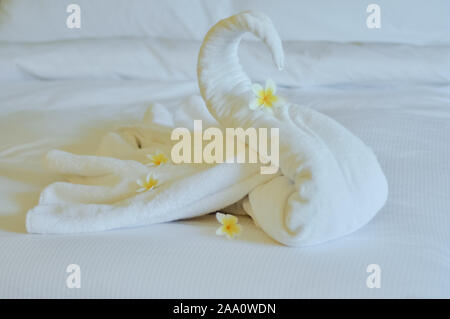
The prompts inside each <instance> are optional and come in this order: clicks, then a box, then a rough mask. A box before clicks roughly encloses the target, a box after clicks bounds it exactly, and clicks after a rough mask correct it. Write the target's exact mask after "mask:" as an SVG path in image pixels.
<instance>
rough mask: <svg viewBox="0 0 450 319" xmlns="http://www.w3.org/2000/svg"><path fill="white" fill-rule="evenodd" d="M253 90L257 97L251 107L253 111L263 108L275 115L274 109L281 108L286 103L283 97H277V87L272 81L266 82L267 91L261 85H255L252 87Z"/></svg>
mask: <svg viewBox="0 0 450 319" xmlns="http://www.w3.org/2000/svg"><path fill="white" fill-rule="evenodd" d="M252 90H253V93H254V94H255V96H254V98H253V100H252V101H251V102H250V105H249V107H250V109H251V110H256V109H257V108H262V109H263V110H264V111H267V112H269V113H271V114H273V108H274V107H281V106H283V105H284V104H285V103H286V101H285V100H284V99H283V98H282V97H281V96H279V95H276V93H277V87H276V85H275V83H274V82H273V81H272V80H271V79H268V80H267V81H266V88H265V89H264V88H263V87H262V86H261V85H260V84H258V83H255V84H253V85H252Z"/></svg>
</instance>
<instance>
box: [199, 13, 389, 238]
mask: <svg viewBox="0 0 450 319" xmlns="http://www.w3.org/2000/svg"><path fill="white" fill-rule="evenodd" d="M246 32H250V33H252V34H254V35H255V36H256V37H257V38H259V39H260V40H262V41H263V42H264V43H265V44H266V46H267V47H268V49H269V50H270V51H271V53H272V57H273V60H274V63H275V65H276V66H277V67H278V68H279V69H280V70H281V69H282V68H283V66H284V54H283V48H282V44H281V40H280V37H279V35H278V33H277V31H276V30H275V28H274V26H273V24H272V22H271V20H270V19H269V18H268V17H267V16H266V15H265V14H263V13H259V12H242V13H239V14H236V15H234V16H231V17H229V18H227V19H224V20H221V21H219V22H218V23H217V24H216V25H214V26H213V27H212V28H211V29H210V30H209V32H208V33H207V35H206V36H205V39H204V41H203V44H202V46H201V49H200V53H199V57H198V65H197V74H198V83H199V88H200V92H201V95H202V97H203V99H204V101H205V103H206V106H207V108H208V110H209V111H210V113H211V114H212V115H213V116H214V118H215V119H216V120H217V121H218V122H219V123H220V124H221V125H222V126H223V127H231V128H234V127H242V128H244V129H246V128H249V127H254V128H271V127H278V128H279V130H280V131H279V132H280V133H279V137H280V146H279V151H280V170H281V174H282V175H281V176H277V177H275V178H273V179H272V180H270V181H268V182H266V183H263V184H262V185H259V186H257V187H256V188H255V189H254V190H252V191H251V192H250V193H249V202H248V203H247V205H245V206H244V207H245V208H246V210H247V212H248V213H249V214H250V215H251V216H252V218H253V219H254V220H255V222H256V223H257V224H258V225H259V226H260V227H262V229H263V230H264V231H265V232H266V233H267V234H269V235H270V236H271V237H272V238H274V239H275V240H277V241H279V242H281V243H283V244H286V245H292V246H305V245H311V244H318V243H322V242H325V241H328V240H331V239H335V238H338V237H341V236H344V235H346V234H348V233H351V232H353V231H355V230H357V229H359V228H360V227H362V226H363V225H364V224H366V223H367V222H368V221H370V220H371V219H372V218H373V217H374V215H375V214H376V213H377V212H378V211H379V210H380V208H381V207H383V205H384V204H385V202H386V199H387V194H388V185H387V181H386V178H385V176H384V174H383V171H382V170H381V167H380V165H379V163H378V161H377V159H376V157H375V155H374V153H373V152H372V150H371V149H370V148H369V147H367V146H366V145H365V144H364V143H363V142H362V141H361V140H360V139H359V138H358V137H356V136H354V135H353V134H352V133H350V132H349V131H348V130H347V129H345V128H344V127H343V126H341V125H340V124H338V123H337V122H335V121H334V120H332V119H330V118H328V117H327V116H325V115H322V114H320V113H318V112H315V111H314V110H311V109H309V108H306V107H303V106H300V105H295V104H286V105H285V106H284V107H283V108H282V109H281V110H280V111H279V112H276V113H275V114H274V115H271V114H267V113H265V112H260V111H258V110H256V111H255V110H251V109H250V108H249V105H250V102H251V99H252V95H253V94H252V83H251V80H250V79H249V77H248V76H247V75H246V74H245V72H244V71H243V69H242V67H241V65H240V63H239V58H238V47H239V43H240V41H241V39H242V36H243V35H244V34H245V33H246Z"/></svg>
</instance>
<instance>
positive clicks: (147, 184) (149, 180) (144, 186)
mask: <svg viewBox="0 0 450 319" xmlns="http://www.w3.org/2000/svg"><path fill="white" fill-rule="evenodd" d="M136 183H137V184H138V185H139V186H140V188H139V189H137V190H136V192H138V193H142V192H145V191H148V190H151V189H154V188H155V187H156V186H157V185H158V180H157V179H156V178H154V177H153V176H152V174H151V173H148V174H147V177H146V178H145V180H141V179H138V180H137V181H136Z"/></svg>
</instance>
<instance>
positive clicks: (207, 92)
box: [197, 11, 284, 118]
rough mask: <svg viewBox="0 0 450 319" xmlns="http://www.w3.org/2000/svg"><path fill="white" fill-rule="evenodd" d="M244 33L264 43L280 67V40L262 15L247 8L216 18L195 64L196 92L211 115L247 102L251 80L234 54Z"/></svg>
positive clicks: (218, 115)
mask: <svg viewBox="0 0 450 319" xmlns="http://www.w3.org/2000/svg"><path fill="white" fill-rule="evenodd" d="M246 32H251V33H252V34H254V35H255V36H256V37H257V38H259V39H260V40H262V41H263V42H264V43H265V44H266V45H267V47H268V48H269V50H270V51H271V53H272V58H273V60H274V63H275V65H276V66H277V67H278V68H279V69H280V70H281V69H282V68H283V66H284V53H283V47H282V44H281V39H280V37H279V35H278V33H277V31H276V29H275V27H274V26H273V24H272V21H271V20H270V19H269V18H268V17H267V16H266V15H265V14H263V13H259V12H249V11H247V12H242V13H239V14H236V15H234V16H231V17H229V18H227V19H224V20H221V21H219V22H218V23H217V24H216V25H214V26H213V27H212V28H211V29H210V30H209V32H208V33H207V34H206V36H205V39H204V41H203V44H202V46H201V48H200V53H199V57H198V64H197V75H198V84H199V88H200V92H201V95H202V97H203V99H204V101H205V103H206V105H207V107H208V109H209V111H210V112H211V114H212V115H213V116H214V117H215V118H218V117H220V116H221V115H223V111H224V108H226V107H230V106H233V108H238V107H242V106H247V105H248V103H249V98H250V93H251V81H250V79H249V77H248V76H247V74H245V72H244V70H243V69H242V66H241V64H240V63H239V57H238V48H239V43H240V41H241V39H242V36H243V35H244V33H246Z"/></svg>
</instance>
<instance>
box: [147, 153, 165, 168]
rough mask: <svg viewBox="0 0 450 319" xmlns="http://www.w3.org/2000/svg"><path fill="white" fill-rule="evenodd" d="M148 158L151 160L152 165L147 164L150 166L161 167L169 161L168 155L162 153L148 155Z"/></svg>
mask: <svg viewBox="0 0 450 319" xmlns="http://www.w3.org/2000/svg"><path fill="white" fill-rule="evenodd" d="M147 157H148V159H149V160H150V163H148V164H147V165H149V166H159V165H161V164H165V163H167V161H168V159H167V157H166V155H165V154H164V153H162V152H157V153H156V154H155V155H147Z"/></svg>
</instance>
